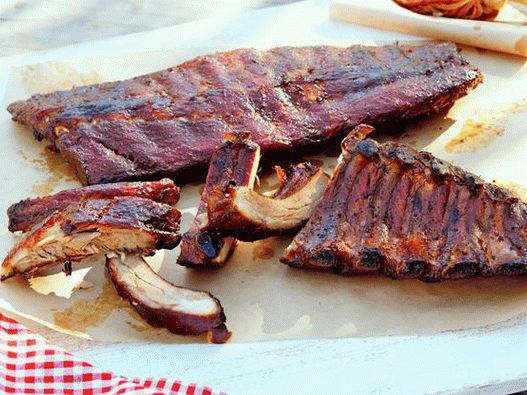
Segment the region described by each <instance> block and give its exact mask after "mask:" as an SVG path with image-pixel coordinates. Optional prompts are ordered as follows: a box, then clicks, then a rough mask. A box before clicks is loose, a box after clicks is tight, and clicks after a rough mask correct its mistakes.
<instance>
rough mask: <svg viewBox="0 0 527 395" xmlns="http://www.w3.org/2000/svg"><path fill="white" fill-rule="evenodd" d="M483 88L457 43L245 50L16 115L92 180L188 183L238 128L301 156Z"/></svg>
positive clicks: (40, 99) (264, 144) (34, 105)
mask: <svg viewBox="0 0 527 395" xmlns="http://www.w3.org/2000/svg"><path fill="white" fill-rule="evenodd" d="M481 80H482V76H481V74H480V73H479V71H478V70H477V69H476V68H475V67H473V66H471V65H470V64H469V63H468V62H467V61H466V60H464V59H463V58H462V57H461V56H460V55H459V53H458V51H457V49H456V47H455V45H453V44H450V43H438V42H430V43H426V44H423V45H418V46H410V45H388V46H381V47H365V46H352V47H349V48H338V47H330V46H314V47H298V48H295V47H278V48H274V49H270V50H266V51H262V50H256V49H237V50H233V51H228V52H222V53H216V54H213V55H208V56H201V57H198V58H195V59H193V60H190V61H187V62H185V63H182V64H180V65H179V66H176V67H173V68H170V69H167V70H163V71H159V72H156V73H152V74H148V75H143V76H140V77H136V78H133V79H130V80H126V81H117V82H109V83H103V84H97V85H91V86H85V87H76V88H73V89H71V90H69V91H61V92H54V93H50V94H45V95H35V96H33V97H31V98H30V99H28V100H25V101H18V102H15V103H12V104H11V105H9V107H8V110H9V112H10V113H11V114H12V116H13V119H14V120H15V121H18V122H20V123H22V124H25V125H28V126H30V127H31V128H32V130H33V132H34V134H35V136H36V137H37V138H38V139H41V138H47V139H49V140H51V141H52V142H53V143H54V144H55V146H56V147H57V148H58V149H59V151H60V152H61V154H62V155H63V156H64V158H65V159H66V160H67V161H68V162H69V163H70V164H71V166H72V167H73V168H74V169H75V171H76V172H77V175H78V177H79V179H80V180H81V181H82V182H83V183H84V184H99V183H108V182H115V181H123V180H137V179H154V178H161V177H163V176H170V177H171V178H173V179H174V180H175V181H177V182H180V181H181V180H183V179H185V178H188V177H189V176H192V175H194V176H195V174H196V170H197V169H199V168H203V167H205V166H206V165H207V163H208V162H209V160H210V158H211V156H212V154H213V152H214V150H215V149H216V148H217V147H218V146H219V145H220V144H221V142H222V139H223V134H224V132H225V131H226V130H230V131H233V132H238V133H240V132H251V134H252V138H253V141H254V142H255V143H257V144H258V145H259V146H260V147H261V149H262V151H263V152H268V151H274V152H280V151H288V150H291V149H301V148H302V147H307V146H314V145H316V144H318V143H320V142H323V141H325V140H328V139H332V138H338V137H342V136H343V135H345V134H346V133H347V132H348V131H349V130H351V128H353V127H354V126H356V125H357V124H359V123H361V122H368V123H373V124H379V123H383V122H389V121H398V122H400V121H406V120H410V119H413V118H416V117H420V116H425V115H429V114H432V113H436V112H439V111H442V110H444V109H446V108H448V107H449V106H450V105H452V103H453V102H454V101H455V100H456V99H458V98H459V97H461V96H464V95H465V94H466V93H467V92H468V91H469V90H470V89H472V88H474V87H475V86H476V85H477V84H479V83H480V82H481Z"/></svg>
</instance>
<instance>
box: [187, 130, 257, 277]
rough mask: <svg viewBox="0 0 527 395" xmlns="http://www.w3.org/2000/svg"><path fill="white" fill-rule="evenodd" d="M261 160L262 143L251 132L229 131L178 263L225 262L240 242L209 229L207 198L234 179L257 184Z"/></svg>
mask: <svg viewBox="0 0 527 395" xmlns="http://www.w3.org/2000/svg"><path fill="white" fill-rule="evenodd" d="M259 162H260V147H259V146H258V145H257V144H254V143H253V142H252V141H251V140H250V138H249V135H241V136H239V135H236V134H233V133H227V134H226V135H225V138H224V142H223V144H222V146H221V147H220V148H218V150H217V151H216V152H215V153H214V155H213V157H212V160H211V162H210V166H209V172H208V174H207V179H206V181H205V188H204V189H203V192H202V194H201V200H200V202H199V207H198V212H197V214H196V216H195V217H194V220H193V221H192V224H191V225H190V229H189V230H188V231H187V232H186V233H184V234H183V238H182V241H181V253H180V255H179V257H178V260H177V263H179V264H180V265H183V266H191V267H210V266H221V265H223V264H224V263H225V262H226V261H227V259H228V258H229V256H230V255H231V253H232V251H233V250H234V248H235V246H236V239H234V238H233V237H224V236H223V235H221V234H220V233H219V232H217V231H214V230H209V229H208V217H207V199H208V196H209V195H210V193H211V192H212V190H213V189H214V187H216V186H218V185H223V184H225V183H229V182H234V183H236V185H246V186H248V187H250V188H252V187H253V185H254V181H255V179H256V172H257V171H258V164H259Z"/></svg>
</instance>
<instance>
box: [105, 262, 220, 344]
mask: <svg viewBox="0 0 527 395" xmlns="http://www.w3.org/2000/svg"><path fill="white" fill-rule="evenodd" d="M106 267H107V268H108V273H109V274H110V278H111V279H112V282H113V284H114V285H115V288H116V289H117V292H118V293H119V295H121V296H122V297H123V298H125V299H128V300H129V301H130V303H131V304H132V306H133V307H134V308H135V309H136V310H137V312H138V313H139V314H140V315H141V317H143V318H144V319H145V320H146V321H147V322H148V323H149V324H150V325H152V326H155V327H163V328H167V329H168V330H169V331H170V332H173V333H177V334H180V335H201V334H203V333H208V334H210V339H211V341H212V342H213V343H225V342H226V341H227V340H228V339H229V337H230V332H229V331H228V330H227V327H226V326H225V314H224V313H223V308H222V307H221V304H220V302H219V300H218V299H216V298H215V297H214V296H212V295H211V294H210V293H208V292H204V291H196V290H193V289H188V288H183V287H178V286H176V285H174V284H171V283H169V282H168V281H166V280H164V279H163V278H161V277H160V276H159V275H158V274H157V273H155V272H154V271H153V270H152V269H151V268H150V266H149V265H148V264H147V263H146V262H145V260H144V259H143V258H142V257H140V256H135V255H129V256H124V257H111V258H109V257H107V258H106Z"/></svg>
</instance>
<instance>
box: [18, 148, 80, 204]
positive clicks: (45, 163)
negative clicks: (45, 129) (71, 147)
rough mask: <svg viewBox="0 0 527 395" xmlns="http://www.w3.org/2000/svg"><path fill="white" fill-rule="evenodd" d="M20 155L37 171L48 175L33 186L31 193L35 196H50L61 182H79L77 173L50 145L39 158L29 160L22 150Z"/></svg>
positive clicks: (19, 151)
mask: <svg viewBox="0 0 527 395" xmlns="http://www.w3.org/2000/svg"><path fill="white" fill-rule="evenodd" d="M18 154H19V155H20V156H21V157H22V159H24V160H25V161H27V162H29V163H31V164H32V165H33V167H35V168H36V169H37V170H39V171H42V172H44V173H46V174H48V175H47V176H45V178H44V179H43V180H41V181H38V182H37V183H35V184H33V186H32V187H31V192H32V193H33V194H34V195H37V196H46V195H50V194H51V193H52V192H53V191H54V189H55V188H56V187H57V185H58V184H59V183H60V182H61V181H75V180H77V177H76V176H75V172H74V171H73V170H72V169H71V168H70V167H69V165H68V163H67V162H66V161H65V160H64V159H63V158H62V156H61V155H60V154H59V153H57V151H56V149H55V147H54V146H52V145H48V146H47V147H46V148H45V149H44V150H43V151H42V152H41V153H40V155H39V156H38V157H37V158H33V159H31V158H29V157H28V156H27V155H26V154H25V153H24V151H22V150H18Z"/></svg>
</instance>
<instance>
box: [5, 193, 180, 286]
mask: <svg viewBox="0 0 527 395" xmlns="http://www.w3.org/2000/svg"><path fill="white" fill-rule="evenodd" d="M180 218H181V213H180V212H179V211H178V210H177V209H175V208H173V207H172V206H170V205H168V204H164V203H157V202H154V201H152V200H150V199H143V198H138V197H130V196H119V197H115V198H113V199H88V200H83V201H81V202H78V203H72V204H71V205H69V206H68V207H66V208H65V209H63V210H59V211H55V212H54V213H53V214H52V215H50V216H49V217H47V218H46V219H45V220H44V221H43V222H41V223H39V224H36V225H35V226H33V227H32V228H31V230H30V231H29V232H27V233H25V234H24V236H23V237H22V239H20V241H19V242H18V243H17V244H16V245H15V246H14V247H13V249H11V251H10V252H9V253H8V255H7V257H6V258H5V259H4V261H3V262H2V266H1V269H0V280H5V279H6V278H8V277H11V276H13V275H15V274H23V273H28V274H31V273H34V272H36V271H38V270H40V269H41V268H44V267H48V266H51V265H56V264H64V263H67V262H72V261H80V260H82V259H84V258H87V257H90V256H95V255H102V254H105V253H109V252H115V253H135V254H141V255H153V254H154V253H155V251H156V250H158V249H162V248H165V249H172V248H175V247H176V246H177V245H178V243H179V240H180V235H179V220H180Z"/></svg>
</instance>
